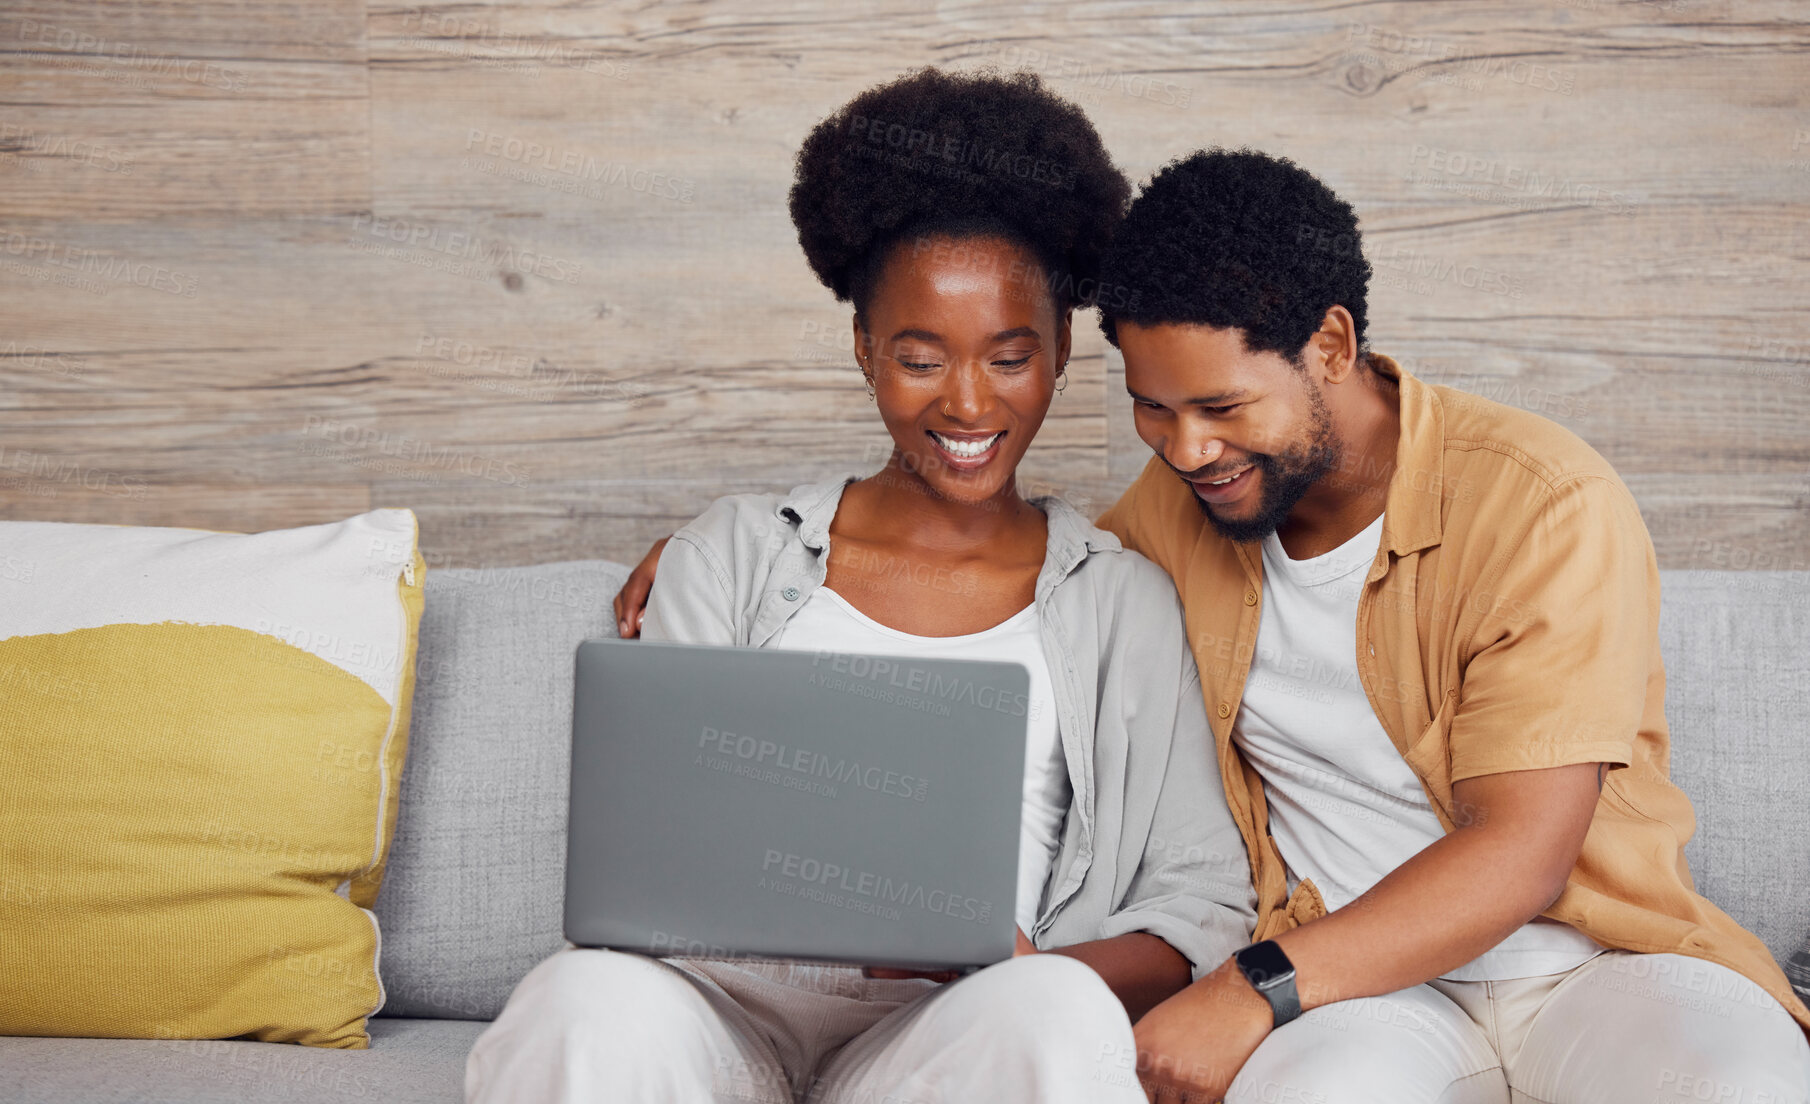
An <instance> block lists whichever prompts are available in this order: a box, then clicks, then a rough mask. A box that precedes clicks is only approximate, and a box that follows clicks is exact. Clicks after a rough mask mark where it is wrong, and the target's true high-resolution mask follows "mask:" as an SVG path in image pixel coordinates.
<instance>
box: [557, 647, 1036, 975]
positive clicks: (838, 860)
mask: <svg viewBox="0 0 1810 1104" xmlns="http://www.w3.org/2000/svg"><path fill="white" fill-rule="evenodd" d="M1029 683H1030V677H1029V673H1028V672H1027V671H1026V670H1025V668H1024V666H1023V665H1022V664H1018V663H1003V662H999V663H996V662H974V661H966V660H927V659H923V658H905V657H887V656H871V655H855V654H850V653H846V652H841V653H812V652H799V651H784V650H779V649H751V648H720V647H701V646H695V645H677V644H651V643H645V642H640V641H618V640H591V641H586V642H584V643H583V644H581V645H580V646H579V649H578V658H577V680H576V692H575V699H574V705H573V713H572V799H571V814H570V827H569V831H568V834H567V858H566V903H565V930H566V938H568V939H570V940H571V941H572V942H573V943H576V944H578V945H580V946H603V947H613V948H618V949H623V950H635V951H641V952H644V953H649V954H653V955H659V956H667V955H694V956H706V957H725V958H726V957H738V956H747V957H753V958H778V959H788V958H799V959H823V960H830V961H843V962H859V963H865V964H870V965H893V966H905V967H916V968H922V969H936V968H946V967H967V966H976V965H985V964H987V963H991V962H997V961H1000V960H1002V959H1005V958H1009V957H1010V956H1011V954H1012V949H1013V942H1014V940H1013V930H1014V926H1015V925H1014V920H1013V913H1014V909H1013V905H1014V900H1013V898H1014V895H1015V893H1016V886H1017V871H1018V841H1019V830H1020V829H1019V825H1020V817H1021V800H1022V792H1023V780H1024V746H1025V721H1026V713H1027V712H1028V705H1029Z"/></svg>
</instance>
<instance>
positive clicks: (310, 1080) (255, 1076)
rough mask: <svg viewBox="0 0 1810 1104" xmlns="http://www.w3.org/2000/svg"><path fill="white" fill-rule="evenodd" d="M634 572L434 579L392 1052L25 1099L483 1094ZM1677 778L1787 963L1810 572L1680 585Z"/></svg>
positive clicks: (1749, 913) (185, 1049)
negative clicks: (588, 663) (573, 759)
mask: <svg viewBox="0 0 1810 1104" xmlns="http://www.w3.org/2000/svg"><path fill="white" fill-rule="evenodd" d="M625 571H626V569H625V568H623V567H622V566H621V565H618V564H613V563H605V562H600V561H587V562H580V563H559V564H545V565H541V566H536V567H521V568H507V569H485V570H444V571H436V572H431V573H430V574H429V576H428V580H427V605H426V611H425V613H424V615H423V618H422V622H421V646H420V654H419V677H418V684H417V687H416V691H415V703H414V722H413V732H412V734H411V737H410V742H409V757H408V766H407V769H406V771H405V773H404V776H403V784H402V808H401V814H400V821H399V823H398V825H397V828H396V840H395V847H394V851H393V853H392V858H391V862H390V867H389V875H388V878H387V880H386V882H385V885H384V887H383V892H382V895H381V897H380V900H379V902H378V907H377V913H378V916H379V919H380V921H381V925H382V932H383V950H382V960H381V973H382V976H383V979H384V983H385V986H386V988H387V990H388V1004H387V1006H386V1007H385V1008H384V1010H383V1012H382V1013H381V1014H380V1015H378V1016H376V1017H373V1018H372V1020H371V1023H370V1031H371V1039H372V1042H371V1048H370V1049H369V1050H363V1051H340V1050H320V1049H313V1048H307V1047H298V1046H291V1045H283V1044H272V1043H252V1042H230V1041H223V1040H202V1041H168V1040H137V1039H40V1038H0V1100H4V1101H7V1102H11V1104H37V1102H44V1104H50V1102H57V1104H100V1102H103V1101H105V1102H108V1104H125V1102H130V1104H240V1102H249V1101H281V1102H310V1104H312V1102H328V1101H331V1102H335V1104H339V1102H348V1101H367V1100H368V1101H382V1102H384V1104H413V1102H416V1101H420V1102H427V1101H434V1102H440V1104H449V1102H456V1101H459V1100H460V1099H461V1089H462V1081H463V1074H464V1062H465V1055H466V1053H467V1052H468V1051H469V1050H470V1048H471V1044H472V1042H473V1040H475V1039H476V1038H477V1036H478V1034H479V1033H480V1032H481V1031H483V1029H484V1027H485V1025H486V1023H487V1022H488V1021H489V1020H490V1019H491V1018H493V1017H494V1016H495V1015H496V1014H497V1013H498V1011H499V1010H500V1009H501V1008H502V1006H503V1003H504V1001H505V1000H507V998H508V996H509V992H510V990H511V989H512V988H513V987H514V985H515V982H516V981H517V980H518V979H519V978H520V977H521V976H522V975H523V974H524V973H526V972H527V971H528V970H529V969H530V968H532V967H533V966H534V964H535V963H536V962H538V961H540V960H541V959H542V958H544V957H545V956H546V955H548V954H551V953H552V952H554V951H556V950H558V949H559V948H560V947H562V946H564V939H563V938H562V936H561V934H560V904H561V894H562V880H563V871H564V861H565V816H566V783H567V779H566V754H567V746H568V741H569V739H570V733H569V730H568V725H569V723H570V722H569V718H570V710H571V704H570V700H571V680H572V655H573V649H574V648H575V647H576V645H577V644H578V642H579V641H580V640H583V639H585V638H586V637H594V636H613V635H615V629H614V626H613V623H612V620H611V615H610V612H609V610H610V597H611V596H612V595H613V594H614V593H615V591H616V588H617V586H618V585H619V584H620V582H621V580H622V578H623V576H624V574H625ZM1663 631H1664V643H1663V647H1664V651H1665V657H1666V667H1667V673H1668V676H1669V684H1668V687H1667V693H1666V707H1667V713H1668V715H1669V717H1670V718H1671V723H1672V732H1673V741H1674V751H1673V761H1672V773H1673V777H1674V778H1675V779H1676V780H1677V781H1678V782H1679V784H1680V785H1681V786H1683V787H1684V790H1685V792H1686V793H1688V794H1689V795H1690V796H1691V798H1692V800H1693V801H1694V802H1695V803H1696V807H1697V813H1698V830H1697V836H1696V838H1695V840H1693V841H1692V843H1691V845H1690V849H1689V855H1690V861H1691V867H1692V869H1693V871H1695V873H1696V877H1697V882H1698V888H1699V889H1700V890H1701V891H1702V892H1704V893H1705V894H1707V895H1708V896H1709V897H1710V898H1711V899H1712V900H1714V901H1716V902H1717V903H1718V904H1720V905H1721V906H1722V907H1723V908H1725V909H1727V910H1728V911H1729V912H1731V913H1732V914H1733V915H1734V916H1735V917H1736V918H1737V919H1739V920H1740V921H1741V922H1742V923H1744V924H1745V925H1747V927H1748V928H1749V929H1751V930H1752V931H1754V932H1755V933H1757V934H1758V935H1759V936H1760V937H1761V938H1762V939H1764V940H1765V941H1766V943H1767V945H1768V946H1770V947H1771V948H1772V951H1773V953H1774V955H1775V956H1777V957H1778V958H1779V960H1780V961H1781V962H1784V961H1787V960H1788V959H1789V958H1790V957H1791V956H1792V955H1793V953H1794V952H1797V951H1798V950H1799V949H1800V948H1801V947H1802V945H1803V943H1804V938H1805V934H1806V932H1807V931H1810V826H1807V825H1806V817H1805V816H1804V795H1805V794H1806V793H1810V754H1806V752H1807V751H1810V748H1807V747H1806V718H1807V717H1810V708H1807V707H1810V572H1790V573H1787V572H1775V573H1760V572H1712V571H1689V572H1667V573H1665V575H1664V613H1663Z"/></svg>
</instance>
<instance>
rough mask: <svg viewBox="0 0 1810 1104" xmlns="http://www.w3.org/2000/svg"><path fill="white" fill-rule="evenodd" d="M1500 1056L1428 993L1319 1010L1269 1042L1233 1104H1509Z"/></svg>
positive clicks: (1229, 1100)
mask: <svg viewBox="0 0 1810 1104" xmlns="http://www.w3.org/2000/svg"><path fill="white" fill-rule="evenodd" d="M1507 1099H1508V1087H1507V1083H1506V1081H1505V1080H1504V1079H1503V1077H1502V1074H1501V1071H1500V1064H1499V1062H1498V1060H1497V1058H1496V1055H1495V1053H1494V1051H1492V1050H1490V1049H1489V1046H1488V1044H1487V1043H1486V1042H1485V1041H1484V1040H1483V1039H1482V1037H1481V1034H1480V1033H1478V1032H1477V1030H1476V1028H1475V1026H1474V1025H1472V1024H1470V1022H1469V1020H1468V1018H1467V1017H1465V1015H1464V1013H1463V1012H1462V1011H1460V1010H1459V1009H1458V1008H1457V1007H1456V1006H1455V1005H1451V1003H1450V1002H1449V1001H1447V1000H1446V999H1445V998H1443V997H1441V996H1439V995H1438V994H1437V993H1434V992H1432V991H1431V990H1428V989H1426V988H1425V987H1415V988H1413V989H1408V990H1404V991H1402V992H1399V993H1389V994H1386V995H1384V996H1380V997H1365V998H1362V999H1359V1000H1350V1001H1340V1002H1338V1003H1336V1004H1329V1005H1324V1006H1322V1007H1320V1008H1316V1009H1313V1010H1312V1011H1310V1012H1308V1013H1307V1014H1305V1015H1304V1016H1302V1017H1301V1018H1300V1019H1298V1020H1296V1021H1294V1022H1293V1023H1291V1024H1289V1025H1288V1026H1286V1027H1284V1028H1282V1029H1280V1030H1278V1031H1275V1032H1273V1033H1271V1034H1270V1035H1269V1037H1267V1038H1266V1039H1264V1041H1263V1043H1262V1044H1261V1045H1259V1046H1258V1048H1257V1050H1256V1051H1255V1052H1254V1053H1253V1054H1252V1055H1251V1057H1250V1059H1249V1060H1248V1061H1247V1062H1246V1063H1245V1065H1244V1068H1243V1070H1241V1071H1240V1073H1239V1075H1238V1077H1237V1079H1236V1080H1235V1081H1233V1083H1232V1088H1231V1091H1230V1092H1228V1093H1227V1094H1226V1104H1369V1102H1372V1101H1375V1102H1379V1104H1382V1102H1387V1104H1395V1102H1398V1101H1404V1100H1425V1101H1430V1102H1431V1101H1440V1102H1445V1101H1503V1102H1506V1101H1507Z"/></svg>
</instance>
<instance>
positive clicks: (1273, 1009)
mask: <svg viewBox="0 0 1810 1104" xmlns="http://www.w3.org/2000/svg"><path fill="white" fill-rule="evenodd" d="M1256 947H1264V948H1265V950H1266V951H1267V953H1268V954H1271V955H1275V956H1277V957H1279V958H1281V959H1282V961H1283V962H1288V956H1287V955H1285V954H1283V953H1282V948H1281V947H1279V946H1277V945H1276V943H1275V942H1274V941H1273V940H1264V941H1263V942H1262V943H1253V944H1251V946H1250V947H1246V948H1245V949H1244V950H1243V951H1239V952H1238V953H1237V954H1235V955H1233V956H1232V961H1233V962H1235V963H1236V964H1237V966H1238V972H1239V973H1241V974H1243V975H1244V979H1245V980H1246V981H1247V982H1249V983H1250V985H1251V988H1253V989H1255V990H1257V993H1258V995H1259V996H1261V997H1262V998H1263V999H1264V1000H1265V1001H1268V1002H1269V1006H1270V1019H1271V1027H1272V1029H1274V1028H1277V1027H1281V1026H1282V1025H1283V1024H1285V1023H1288V1022H1289V1021H1291V1020H1293V1019H1295V1018H1296V1017H1297V1016H1299V1015H1301V995H1300V993H1299V992H1298V991H1297V990H1296V989H1295V971H1294V966H1293V964H1292V963H1291V964H1290V966H1289V969H1288V970H1286V971H1285V972H1283V973H1280V974H1262V973H1261V972H1260V971H1258V970H1257V969H1255V968H1254V967H1253V966H1251V965H1248V964H1247V963H1246V955H1245V952H1246V951H1250V950H1252V949H1254V948H1256ZM1253 975H1258V976H1253Z"/></svg>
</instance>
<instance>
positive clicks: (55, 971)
mask: <svg viewBox="0 0 1810 1104" xmlns="http://www.w3.org/2000/svg"><path fill="white" fill-rule="evenodd" d="M425 577H426V566H425V564H424V563H423V561H422V559H421V555H420V553H419V551H418V550H417V547H416V525H415V515H414V514H413V513H412V512H410V511H408V510H373V511H371V512H370V513H367V514H362V515H360V516H358V517H354V518H349V519H347V520H345V521H342V522H338V523H335V524H332V525H316V526H309V527H306V528H301V529H286V530H280V531H276V532H270V533H258V534H252V535H245V534H238V533H212V532H207V531H204V530H197V529H150V528H134V527H126V526H108V525H70V524H61V523H54V522H0V1035H67V1036H89V1037H102V1038H166V1039H190V1038H194V1039H213V1038H232V1037H247V1038H252V1039H259V1040H263V1041H266V1042H294V1043H303V1044H306V1045H309V1046H322V1047H342V1048H355V1049H362V1048H364V1047H367V1046H369V1045H370V1037H369V1036H368V1035H367V1034H366V1032H365V1021H366V1019H367V1017H369V1016H370V1015H371V1014H372V1013H373V1012H375V1011H377V1009H378V1008H380V1007H382V1005H383V985H382V982H381V981H380V980H379V978H378V973H377V963H378V953H379V933H378V930H377V918H376V916H375V915H373V914H372V913H371V911H370V909H371V906H372V904H373V903H374V902H375V901H376V898H377V891H378V888H379V887H380V886H381V884H382V882H383V868H384V858H385V855H386V854H387V852H388V850H389V845H390V838H391V836H392V834H393V833H394V831H395V827H396V799H397V793H398V790H399V788H400V782H401V777H402V764H403V757H404V754H405V753H406V751H407V748H408V720H409V701H410V698H411V696H412V694H413V692H414V671H415V639H416V629H417V626H418V625H419V623H420V619H421V601H422V583H423V581H424V579H425Z"/></svg>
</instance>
